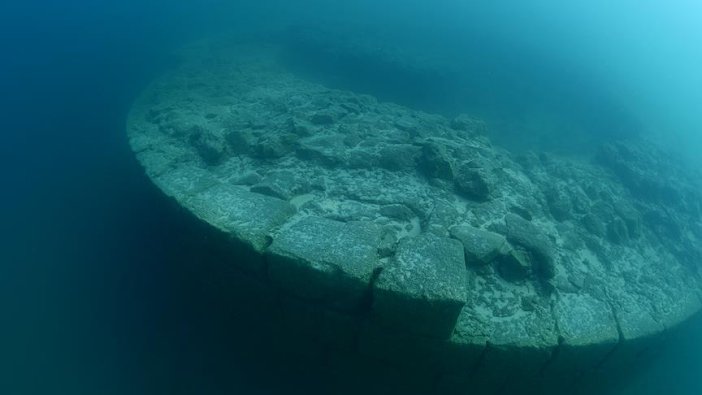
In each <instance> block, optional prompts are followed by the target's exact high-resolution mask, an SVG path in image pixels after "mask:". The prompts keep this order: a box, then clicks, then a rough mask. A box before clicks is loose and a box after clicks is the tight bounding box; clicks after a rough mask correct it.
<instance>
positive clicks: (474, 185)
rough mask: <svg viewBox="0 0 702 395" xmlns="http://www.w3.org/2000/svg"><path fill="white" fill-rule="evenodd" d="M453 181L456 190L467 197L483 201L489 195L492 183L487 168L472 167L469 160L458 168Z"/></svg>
mask: <svg viewBox="0 0 702 395" xmlns="http://www.w3.org/2000/svg"><path fill="white" fill-rule="evenodd" d="M454 183H455V185H456V189H457V190H458V192H459V193H461V194H462V195H463V196H465V197H467V198H468V199H472V200H477V201H485V200H488V198H489V197H490V192H491V186H492V185H491V181H490V178H489V175H488V172H487V170H486V169H484V168H479V167H473V165H472V163H471V162H467V163H464V164H462V165H461V166H460V167H459V168H458V171H457V172H456V176H455V178H454Z"/></svg>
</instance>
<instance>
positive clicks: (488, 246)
mask: <svg viewBox="0 0 702 395" xmlns="http://www.w3.org/2000/svg"><path fill="white" fill-rule="evenodd" d="M449 232H450V233H451V237H453V238H454V239H457V240H458V241H460V242H461V244H463V251H464V253H465V259H466V263H467V264H469V265H478V266H482V265H486V264H488V263H490V262H492V261H493V260H494V259H495V258H496V257H497V256H498V255H499V254H500V251H501V250H502V248H503V247H504V246H505V244H506V243H507V240H506V239H505V237H504V236H502V235H500V234H497V233H494V232H490V231H488V230H483V229H479V228H475V227H473V226H470V225H465V224H464V225H456V226H452V227H451V228H450V229H449Z"/></svg>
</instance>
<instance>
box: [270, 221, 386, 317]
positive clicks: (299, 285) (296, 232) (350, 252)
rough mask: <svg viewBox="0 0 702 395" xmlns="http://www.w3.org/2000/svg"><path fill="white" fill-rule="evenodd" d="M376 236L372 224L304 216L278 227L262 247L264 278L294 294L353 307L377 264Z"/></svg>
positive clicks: (377, 241)
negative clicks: (265, 264) (266, 270)
mask: <svg viewBox="0 0 702 395" xmlns="http://www.w3.org/2000/svg"><path fill="white" fill-rule="evenodd" d="M380 236H381V230H380V228H379V227H378V226H377V225H375V224H372V223H368V222H348V223H345V222H339V221H334V220H330V219H325V218H320V217H314V216H309V217H305V218H303V219H301V220H300V221H298V222H296V223H294V224H293V225H291V226H289V227H286V228H284V229H282V230H281V231H280V233H279V234H278V235H277V236H276V237H275V239H274V240H273V243H272V244H271V246H270V248H269V249H268V250H267V257H268V264H269V275H270V278H271V280H272V281H273V282H274V283H276V284H277V285H278V286H280V287H281V288H282V289H283V290H285V291H286V292H289V293H291V294H293V295H296V296H298V297H300V298H303V299H306V300H309V301H313V302H316V303H319V304H321V305H326V306H331V307H335V308H340V309H354V308H358V307H359V306H360V305H361V303H362V301H363V299H364V298H365V297H366V296H367V295H368V291H369V288H370V282H371V278H372V277H373V273H374V271H375V270H376V269H377V267H378V245H379V243H380Z"/></svg>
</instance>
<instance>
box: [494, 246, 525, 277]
mask: <svg viewBox="0 0 702 395" xmlns="http://www.w3.org/2000/svg"><path fill="white" fill-rule="evenodd" d="M497 271H498V273H500V276H502V278H504V279H505V280H507V281H522V280H524V279H526V278H527V277H528V276H529V274H530V273H531V256H530V254H529V252H527V251H526V250H523V249H521V248H513V249H511V250H509V252H508V253H506V254H504V255H502V256H500V259H499V263H498V266H497Z"/></svg>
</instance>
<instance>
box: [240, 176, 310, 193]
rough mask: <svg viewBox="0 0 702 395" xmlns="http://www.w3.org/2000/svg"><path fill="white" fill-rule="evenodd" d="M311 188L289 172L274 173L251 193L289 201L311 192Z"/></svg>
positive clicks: (252, 189)
mask: <svg viewBox="0 0 702 395" xmlns="http://www.w3.org/2000/svg"><path fill="white" fill-rule="evenodd" d="M309 190H310V186H309V183H308V182H307V181H306V180H302V179H299V178H298V177H295V173H293V172H292V171H289V170H281V171H273V172H271V173H269V174H267V175H266V176H265V177H264V178H263V181H261V182H259V183H258V184H256V185H254V186H252V187H251V192H256V193H260V194H263V195H268V196H273V197H277V198H280V199H283V200H289V199H290V198H292V197H293V196H295V195H299V194H302V193H306V192H309Z"/></svg>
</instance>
